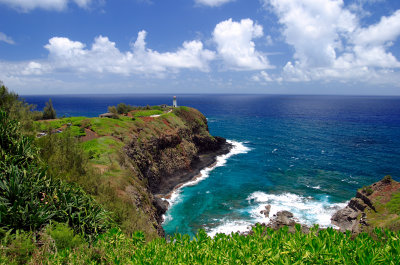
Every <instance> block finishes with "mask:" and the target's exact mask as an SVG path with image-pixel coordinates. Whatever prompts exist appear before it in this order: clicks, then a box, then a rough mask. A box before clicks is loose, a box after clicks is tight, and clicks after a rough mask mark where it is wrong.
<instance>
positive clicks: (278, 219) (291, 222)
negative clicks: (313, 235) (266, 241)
mask: <svg viewBox="0 0 400 265" xmlns="http://www.w3.org/2000/svg"><path fill="white" fill-rule="evenodd" d="M296 224H299V225H300V227H301V231H302V232H303V233H308V232H309V231H310V229H309V227H308V226H306V225H304V224H300V223H299V222H297V221H296V220H295V218H294V215H293V213H291V212H289V211H279V212H277V213H276V214H274V215H273V216H272V218H271V220H270V222H269V223H268V224H267V225H266V226H267V227H270V228H272V229H274V230H278V229H280V228H282V227H285V226H287V227H288V228H289V232H291V233H294V232H295V231H296Z"/></svg>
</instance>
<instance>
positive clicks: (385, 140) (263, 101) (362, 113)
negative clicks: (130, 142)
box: [21, 94, 400, 235]
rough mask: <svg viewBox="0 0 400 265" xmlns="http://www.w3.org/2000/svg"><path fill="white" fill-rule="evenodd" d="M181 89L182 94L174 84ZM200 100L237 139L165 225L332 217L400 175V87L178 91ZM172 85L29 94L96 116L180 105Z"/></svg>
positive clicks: (217, 128) (63, 109)
mask: <svg viewBox="0 0 400 265" xmlns="http://www.w3.org/2000/svg"><path fill="white" fill-rule="evenodd" d="M174 95H175V94H174ZM176 95H177V97H178V106H179V105H184V106H189V107H194V108H196V109H198V110H199V111H201V112H202V113H203V114H204V115H205V116H206V117H207V119H208V125H209V130H210V133H211V134H212V135H217V136H222V137H224V138H226V139H227V140H229V141H231V143H232V144H233V145H234V148H233V149H232V151H231V152H230V153H229V154H227V155H225V156H221V157H219V158H218V159H217V163H216V165H215V166H214V167H213V168H207V169H204V170H203V171H202V176H201V177H200V178H199V179H197V180H196V181H194V182H190V183H187V184H186V185H184V187H182V188H180V189H179V190H177V191H176V192H175V193H174V195H173V196H172V198H171V199H170V203H171V205H172V206H171V207H170V208H169V210H168V211H167V213H166V215H165V221H164V224H163V227H164V229H165V231H166V233H167V234H168V235H173V234H174V233H175V232H180V233H188V234H189V235H194V234H195V233H196V232H197V231H198V229H201V228H202V229H205V230H206V232H207V233H208V234H210V235H214V234H215V233H219V232H224V233H230V232H232V231H233V232H235V231H238V230H239V231H243V230H246V229H247V227H248V226H250V225H252V224H255V223H256V222H267V221H268V219H267V218H265V216H263V215H262V214H261V213H260V211H261V210H262V209H263V208H264V207H265V205H267V204H269V205H271V215H272V214H274V213H276V212H277V211H280V210H288V211H291V212H293V213H294V215H295V217H296V218H297V219H298V220H299V221H300V222H302V223H305V224H308V225H312V224H319V225H320V226H323V227H327V226H330V217H331V215H332V214H333V213H334V212H335V211H337V210H338V209H339V208H341V207H344V206H345V205H346V202H347V201H348V200H349V199H350V198H351V197H353V196H354V195H355V191H356V190H357V189H358V188H361V187H362V186H364V185H369V184H371V183H373V182H376V181H378V180H380V179H382V178H383V177H384V176H385V175H392V177H393V178H394V179H395V180H400V164H399V163H398V161H400V137H399V136H400V97H392V96H344V95H343V96H337V95H334V96H333V95H332V96H329V95H263V94H251V95H249V94H207V95H202V94H185V95H182V94H176ZM172 96H173V94H150V95H149V94H121V95H106V94H103V95H25V96H21V97H22V98H24V99H25V100H26V101H27V102H28V103H30V104H35V105H37V108H38V109H39V110H41V109H42V108H43V107H44V105H45V102H47V101H48V99H49V98H51V99H52V101H53V105H54V108H55V109H56V111H57V115H58V116H59V117H60V116H67V117H68V116H88V117H95V116H98V115H99V114H101V113H104V112H107V106H111V105H117V104H118V103H122V102H123V103H126V104H131V105H140V106H146V105H160V104H169V105H172Z"/></svg>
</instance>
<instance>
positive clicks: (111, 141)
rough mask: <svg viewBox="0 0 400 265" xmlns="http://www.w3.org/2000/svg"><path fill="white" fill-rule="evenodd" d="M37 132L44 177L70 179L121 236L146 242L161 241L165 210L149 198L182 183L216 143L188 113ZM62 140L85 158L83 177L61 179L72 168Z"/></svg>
mask: <svg viewBox="0 0 400 265" xmlns="http://www.w3.org/2000/svg"><path fill="white" fill-rule="evenodd" d="M37 127H38V131H39V135H46V136H43V137H40V138H38V141H39V142H41V144H40V145H41V146H42V147H43V148H42V150H43V153H44V154H43V155H42V156H43V157H46V160H47V162H48V163H49V165H50V171H53V173H54V174H55V175H71V176H67V179H68V180H69V181H70V182H77V183H78V184H79V185H81V186H83V187H84V188H85V190H86V191H88V192H89V193H90V194H92V195H93V196H94V197H95V198H96V200H97V201H98V202H100V203H101V204H103V205H104V206H105V208H106V209H108V210H109V211H110V212H112V213H113V217H114V219H115V220H116V222H117V223H118V224H119V225H120V227H121V228H122V230H123V231H125V232H126V233H128V234H131V233H133V232H134V231H137V230H142V231H144V232H145V233H146V238H148V239H152V238H155V237H158V236H159V235H163V230H162V227H161V225H160V224H161V221H162V220H161V215H162V214H163V211H165V205H162V203H160V200H159V199H158V198H156V197H155V196H154V194H153V193H158V192H159V191H160V190H163V191H168V190H170V189H171V188H173V186H174V185H176V184H177V183H178V182H179V181H184V180H187V179H182V178H181V177H182V176H185V177H186V178H189V177H190V174H189V175H187V172H192V171H193V169H194V167H195V166H196V163H197V162H198V161H200V160H201V158H202V156H203V154H204V153H207V152H209V151H215V150H216V149H218V147H219V146H220V144H221V140H220V138H214V137H213V136H211V135H210V134H209V132H208V126H207V120H206V118H205V117H204V115H202V114H201V113H200V112H199V111H197V110H195V109H193V108H188V107H179V108H174V109H172V108H167V109H165V110H164V111H163V110H151V109H150V110H134V111H130V112H128V113H127V114H124V115H118V116H117V117H116V118H99V117H95V118H87V117H70V118H61V119H54V120H46V121H39V122H37ZM66 135H69V136H70V137H72V138H76V139H78V141H77V146H78V148H77V149H81V150H83V154H82V156H83V157H86V158H87V159H86V160H85V162H84V164H85V166H84V167H85V168H84V169H82V170H86V173H85V175H86V176H85V177H82V176H78V175H79V174H78V173H77V176H75V177H74V176H72V175H73V174H71V173H69V172H66V173H63V172H64V171H63V170H64V169H65V168H71V166H74V165H71V160H73V159H74V158H73V157H72V158H70V159H64V157H65V156H66V154H68V153H69V152H68V150H60V147H66V146H68V145H70V144H69V143H65V141H64V142H63V141H62V140H60V139H62V138H63V137H65V136H66ZM71 145H72V144H71ZM61 149H62V148H61ZM64 149H65V148H64ZM78 151H79V150H75V151H74V153H77V152H78ZM57 152H58V153H60V155H55V153H57ZM63 153H65V154H64V155H63ZM63 156H64V157H63ZM88 169H89V170H88ZM77 171H79V169H77ZM177 174H178V175H177ZM179 174H180V175H179ZM185 174H186V175H185Z"/></svg>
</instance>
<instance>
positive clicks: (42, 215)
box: [0, 111, 110, 237]
mask: <svg viewBox="0 0 400 265" xmlns="http://www.w3.org/2000/svg"><path fill="white" fill-rule="evenodd" d="M19 129H20V124H19V123H18V122H17V121H16V120H12V119H10V118H9V115H8V113H6V112H4V111H0V223H1V225H2V227H3V228H6V230H9V229H11V230H13V231H17V230H19V229H20V230H25V231H37V230H39V229H40V228H42V227H43V226H44V225H46V224H49V223H50V221H51V220H54V221H57V222H62V223H68V225H69V226H71V227H72V228H73V229H74V230H75V231H77V232H79V233H82V234H84V235H87V236H88V237H90V236H92V235H94V234H97V233H99V232H102V231H104V230H105V229H107V228H108V227H110V220H109V218H108V215H107V213H106V212H105V211H104V210H103V209H102V207H101V206H100V205H98V204H97V203H96V202H95V201H94V200H93V199H92V198H91V197H90V196H88V195H87V194H86V193H85V192H84V191H83V190H82V189H81V188H79V187H77V186H76V185H72V184H67V183H65V182H63V181H61V180H55V179H53V178H52V177H51V176H49V175H48V174H47V172H46V168H43V167H42V166H40V163H39V161H38V159H37V157H38V150H37V148H36V147H35V146H33V145H32V139H31V138H28V137H26V136H24V135H22V134H21V132H20V131H19Z"/></svg>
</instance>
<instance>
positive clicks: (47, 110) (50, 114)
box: [43, 99, 57, 120]
mask: <svg viewBox="0 0 400 265" xmlns="http://www.w3.org/2000/svg"><path fill="white" fill-rule="evenodd" d="M55 118H57V114H56V111H55V109H54V107H53V102H52V101H51V99H49V102H46V106H45V107H44V108H43V119H44V120H48V119H55Z"/></svg>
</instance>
